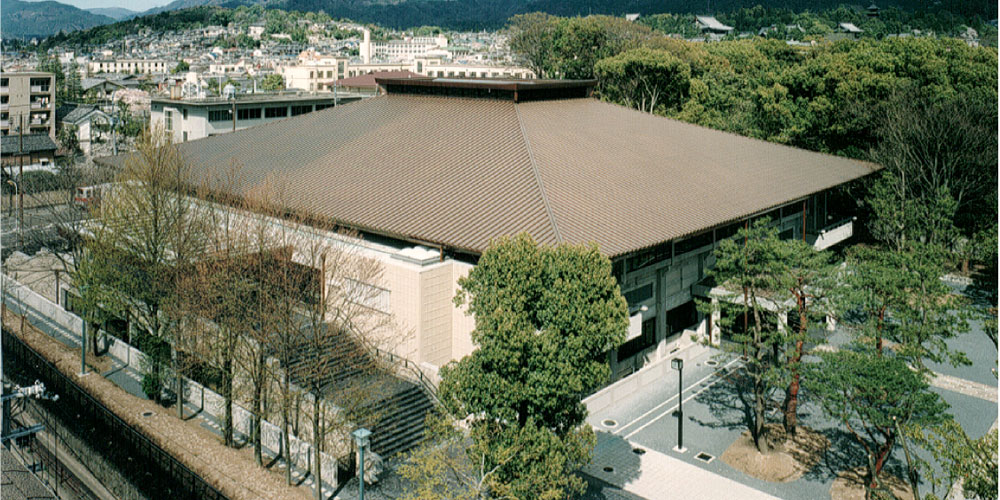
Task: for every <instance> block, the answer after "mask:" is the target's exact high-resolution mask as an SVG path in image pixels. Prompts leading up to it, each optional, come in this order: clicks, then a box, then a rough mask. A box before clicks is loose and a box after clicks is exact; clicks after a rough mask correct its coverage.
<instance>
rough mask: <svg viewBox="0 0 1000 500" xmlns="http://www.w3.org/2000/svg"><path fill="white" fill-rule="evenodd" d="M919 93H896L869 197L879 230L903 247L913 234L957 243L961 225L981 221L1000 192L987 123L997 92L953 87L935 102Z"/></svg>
mask: <svg viewBox="0 0 1000 500" xmlns="http://www.w3.org/2000/svg"><path fill="white" fill-rule="evenodd" d="M918 92H919V91H917V90H913V89H908V90H906V91H901V92H899V93H897V94H896V95H895V96H894V97H893V100H892V106H889V107H888V108H887V113H886V115H885V116H884V119H883V120H881V121H880V124H879V128H878V134H879V139H880V140H879V143H878V146H877V147H876V148H875V149H874V150H873V152H872V159H873V160H874V161H876V162H878V163H880V164H881V165H883V166H884V167H886V173H885V174H884V176H883V178H882V179H881V180H880V182H879V183H878V184H877V185H876V186H875V188H874V189H873V190H872V193H871V196H870V198H869V204H870V205H871V207H872V212H873V216H874V217H873V219H874V220H873V221H872V223H873V234H874V235H875V236H876V237H878V238H879V239H881V240H882V241H886V242H888V243H890V244H892V245H894V246H895V247H896V248H897V249H898V248H900V247H901V246H902V244H903V243H904V242H906V241H912V240H918V241H925V242H929V243H939V244H943V245H947V246H949V247H950V246H952V245H953V244H954V242H955V240H956V236H957V234H956V232H957V230H958V229H960V228H962V229H965V232H966V234H969V235H971V234H972V232H973V231H975V230H977V229H978V228H979V227H982V217H979V216H977V214H985V213H987V212H988V210H986V209H988V207H989V205H990V201H991V200H992V201H994V202H995V198H996V189H995V186H996V182H997V176H996V175H997V170H996V163H997V135H996V131H995V130H993V127H990V126H988V124H989V123H992V122H995V121H996V119H997V111H996V100H995V98H994V99H980V98H976V96H974V95H968V94H966V95H961V96H955V95H953V94H951V93H946V94H944V95H943V96H942V97H940V98H938V99H937V100H934V101H930V100H927V99H923V98H921V97H920V95H919V94H918ZM991 101H992V102H991ZM991 186H993V187H991ZM994 226H995V225H994ZM994 230H995V227H994Z"/></svg>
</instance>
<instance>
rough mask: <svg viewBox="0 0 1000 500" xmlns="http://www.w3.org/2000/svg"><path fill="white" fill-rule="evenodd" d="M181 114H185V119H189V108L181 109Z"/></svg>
mask: <svg viewBox="0 0 1000 500" xmlns="http://www.w3.org/2000/svg"><path fill="white" fill-rule="evenodd" d="M181 114H183V115H184V119H185V120H187V119H188V110H187V108H184V110H182V111H181Z"/></svg>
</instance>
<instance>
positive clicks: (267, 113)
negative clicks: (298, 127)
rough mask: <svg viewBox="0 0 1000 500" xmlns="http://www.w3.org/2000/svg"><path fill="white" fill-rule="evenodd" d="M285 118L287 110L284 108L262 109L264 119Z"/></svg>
mask: <svg viewBox="0 0 1000 500" xmlns="http://www.w3.org/2000/svg"><path fill="white" fill-rule="evenodd" d="M286 116H288V108H287V107H285V106H281V107H276V108H265V109H264V118H284V117H286Z"/></svg>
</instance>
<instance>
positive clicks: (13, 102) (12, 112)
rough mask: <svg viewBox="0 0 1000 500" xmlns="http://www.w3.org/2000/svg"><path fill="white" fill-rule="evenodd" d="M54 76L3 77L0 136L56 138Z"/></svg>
mask: <svg viewBox="0 0 1000 500" xmlns="http://www.w3.org/2000/svg"><path fill="white" fill-rule="evenodd" d="M55 113H56V85H55V75H53V74H52V73H42V72H24V73H0V134H2V135H12V134H17V133H18V132H19V131H20V130H21V127H23V132H24V133H25V134H45V135H48V136H49V137H50V138H52V139H55V137H56V119H55Z"/></svg>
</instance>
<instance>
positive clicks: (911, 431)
mask: <svg viewBox="0 0 1000 500" xmlns="http://www.w3.org/2000/svg"><path fill="white" fill-rule="evenodd" d="M905 432H906V436H907V438H909V439H911V440H913V442H914V443H915V444H917V445H918V446H920V447H922V448H924V449H926V450H928V451H930V452H931V455H932V456H933V457H934V461H935V462H937V463H938V464H939V466H940V470H939V469H938V468H936V467H934V466H932V464H930V463H929V462H927V461H924V460H921V461H919V470H920V471H922V472H923V474H924V477H926V478H928V479H929V481H930V483H931V485H932V487H933V488H934V489H935V490H937V489H938V488H940V489H941V490H943V491H944V492H945V494H947V493H946V492H947V491H948V490H949V489H950V488H951V486H952V485H953V484H955V483H956V482H961V483H962V490H963V492H964V493H965V496H966V498H979V499H982V500H996V499H997V431H996V429H993V430H990V431H989V432H987V433H986V435H985V436H983V437H981V438H979V439H971V438H969V436H968V435H967V434H966V433H965V430H964V429H962V426H961V425H959V424H958V422H956V421H955V420H953V419H947V420H945V421H943V422H941V423H939V424H937V425H933V426H929V427H920V426H916V425H911V426H907V427H906V429H905ZM935 493H936V491H935ZM935 493H928V494H927V495H926V496H925V497H924V498H925V499H926V500H937V499H938V498H939V497H938V496H937V495H936V494H935Z"/></svg>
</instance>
